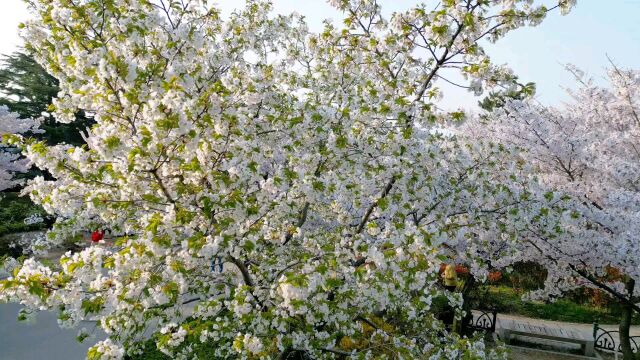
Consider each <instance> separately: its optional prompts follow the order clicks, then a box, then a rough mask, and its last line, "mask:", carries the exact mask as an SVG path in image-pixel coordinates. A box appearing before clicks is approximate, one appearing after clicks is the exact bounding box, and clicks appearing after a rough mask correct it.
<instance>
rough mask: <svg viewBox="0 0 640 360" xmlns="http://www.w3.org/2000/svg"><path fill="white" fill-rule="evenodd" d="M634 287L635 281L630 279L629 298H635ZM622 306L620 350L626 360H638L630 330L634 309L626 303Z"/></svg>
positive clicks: (627, 287)
mask: <svg viewBox="0 0 640 360" xmlns="http://www.w3.org/2000/svg"><path fill="white" fill-rule="evenodd" d="M634 287H635V280H634V279H632V278H629V277H628V278H627V279H626V282H625V289H626V290H627V294H628V296H629V298H633V289H634ZM622 306H623V308H622V319H620V326H619V328H618V329H619V331H620V348H621V350H622V357H623V359H624V360H636V355H635V354H634V353H633V348H632V347H631V337H630V336H629V329H630V327H631V320H632V318H633V308H632V307H631V306H630V305H627V304H624V303H623V304H622ZM639 353H640V352H639Z"/></svg>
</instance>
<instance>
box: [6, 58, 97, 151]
mask: <svg viewBox="0 0 640 360" xmlns="http://www.w3.org/2000/svg"><path fill="white" fill-rule="evenodd" d="M1 65H2V66H1V67H0V105H4V106H6V107H7V108H8V109H9V110H10V111H11V112H15V113H17V114H19V115H20V117H22V118H34V119H35V118H38V117H41V116H43V114H42V113H43V112H46V111H47V110H48V109H49V106H50V104H51V103H52V100H53V99H54V98H55V97H56V96H57V95H58V91H60V88H59V84H58V80H57V79H56V78H54V77H53V76H51V75H49V74H48V73H47V71H46V70H45V69H43V68H42V66H40V65H39V64H38V63H37V62H36V61H35V60H34V59H33V58H32V57H31V56H30V55H27V54H25V53H23V52H20V51H17V52H14V53H13V54H11V55H5V56H4V59H3V60H2V64H1ZM90 122H91V120H89V119H88V118H87V117H86V116H85V114H84V113H83V112H79V113H77V114H76V121H73V122H71V123H69V124H63V123H59V122H56V120H55V119H54V118H53V116H51V115H48V114H46V113H45V114H44V116H43V123H42V125H41V126H40V128H41V129H42V130H44V132H43V133H42V134H39V136H38V137H39V138H40V139H42V140H45V141H47V143H49V144H51V145H54V144H59V143H68V144H72V145H80V144H83V143H84V141H83V139H82V136H81V135H80V131H82V130H84V129H85V128H86V127H88V126H90Z"/></svg>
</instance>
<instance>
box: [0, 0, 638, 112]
mask: <svg viewBox="0 0 640 360" xmlns="http://www.w3.org/2000/svg"><path fill="white" fill-rule="evenodd" d="M0 1H2V5H3V6H2V11H1V12H0V34H2V36H1V37H0V53H1V54H7V53H10V52H11V51H13V50H15V49H16V47H17V46H19V45H20V44H21V40H20V39H19V37H18V35H17V34H18V31H17V26H18V24H19V23H20V22H21V21H23V20H24V19H26V18H27V16H28V13H27V11H26V7H25V5H24V4H23V3H22V1H21V0H0ZM433 1H434V0H427V3H428V2H433ZM242 2H243V1H241V0H218V3H219V4H220V5H221V6H222V8H223V9H224V10H225V11H226V12H229V11H230V10H231V9H233V8H234V7H237V6H240V5H241V4H242ZM273 2H274V5H275V10H276V12H279V13H289V12H292V11H297V12H298V13H300V14H302V15H305V16H306V18H307V21H308V22H309V24H310V28H311V29H312V30H317V29H320V27H321V24H322V20H323V19H327V18H331V19H334V20H335V21H339V19H340V18H341V17H340V15H339V14H338V13H337V12H335V11H334V10H333V9H332V8H331V7H330V6H329V5H327V3H326V2H325V1H324V0H273ZM416 2H417V1H415V0H382V1H381V3H382V4H383V8H384V9H385V12H387V13H390V12H393V11H397V10H402V9H405V8H407V7H409V6H411V5H412V4H415V3H416ZM486 49H487V51H488V53H489V55H491V56H492V58H493V60H494V62H495V63H498V64H502V63H507V64H508V65H509V66H510V67H511V68H512V69H513V70H514V71H515V73H516V74H517V75H519V76H520V78H521V79H522V80H523V81H534V82H536V83H537V85H538V93H537V98H538V99H539V100H540V101H541V102H543V103H545V104H550V105H555V104H559V103H560V102H561V101H562V100H564V99H566V96H565V94H564V90H563V88H564V87H570V86H572V85H573V81H572V78H571V76H570V75H569V74H568V73H567V72H566V71H565V70H564V66H563V64H566V63H572V64H574V65H577V66H578V67H579V68H581V69H583V70H585V71H586V72H587V73H589V74H590V75H592V76H593V77H595V78H596V79H602V77H603V76H604V73H605V71H604V69H605V68H606V67H607V65H608V60H607V55H609V56H610V57H611V58H612V59H613V60H614V61H615V62H616V63H617V64H618V65H620V66H623V67H634V68H640V0H578V5H577V6H576V7H575V9H574V10H573V11H572V12H571V13H570V14H569V15H567V16H560V14H559V13H557V12H556V13H551V14H550V15H549V16H548V17H547V19H546V20H545V21H544V22H543V23H542V24H541V25H540V26H538V27H535V28H523V29H519V30H517V31H515V32H512V33H510V34H509V35H508V36H507V37H506V38H505V39H502V40H501V41H500V42H499V43H497V44H495V45H489V46H486ZM442 87H443V88H445V87H444V86H442ZM477 100H478V99H477V98H474V97H473V96H472V95H471V94H469V93H467V92H466V91H464V90H460V89H457V88H452V87H448V88H446V90H445V99H444V101H443V104H442V105H443V106H444V107H445V108H449V109H453V108H458V107H464V108H470V107H474V105H475V103H476V102H477Z"/></svg>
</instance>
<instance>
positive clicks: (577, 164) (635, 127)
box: [467, 63, 640, 359]
mask: <svg viewBox="0 0 640 360" xmlns="http://www.w3.org/2000/svg"><path fill="white" fill-rule="evenodd" d="M568 70H569V71H571V72H572V73H573V74H574V75H575V78H576V80H577V82H578V85H579V88H578V89H577V90H575V91H570V92H569V93H570V95H571V101H570V102H569V103H567V104H565V106H564V107H562V108H553V107H545V106H542V105H540V104H537V103H536V102H535V101H533V100H525V101H511V102H509V103H507V104H506V105H505V106H504V107H503V108H501V109H498V110H496V111H494V112H493V113H492V114H490V115H489V116H488V117H487V123H486V125H487V126H486V127H484V128H480V127H479V126H478V123H475V124H474V125H473V126H472V127H473V128H474V129H480V132H482V133H483V134H484V135H483V137H484V136H492V137H493V138H494V139H495V140H497V142H499V143H502V144H505V145H506V146H516V147H518V148H520V149H522V152H521V153H520V156H522V157H523V158H524V159H526V161H527V162H529V163H531V164H532V165H533V166H534V168H535V169H536V170H537V171H538V173H539V177H540V180H541V182H542V183H543V184H544V185H546V186H548V187H549V188H551V189H554V190H556V191H560V192H562V193H564V194H568V195H570V196H571V197H572V198H573V200H572V201H571V202H567V203H565V204H564V205H563V206H567V207H569V208H571V209H572V211H573V216H572V218H573V220H575V223H573V224H570V223H569V222H565V223H564V225H563V226H562V230H561V231H558V234H556V236H554V237H549V235H548V234H546V233H544V232H537V231H535V230H532V231H531V232H530V236H529V241H530V245H532V246H531V247H530V248H529V249H528V251H523V255H524V256H525V257H527V258H528V259H537V261H539V262H541V263H543V264H545V266H546V267H547V268H548V269H549V277H548V280H547V283H546V288H545V289H544V290H543V291H541V292H540V293H539V294H537V295H551V296H558V295H560V294H561V293H562V292H564V291H567V290H570V289H573V288H575V287H579V286H590V287H594V288H598V289H601V290H603V291H605V292H606V293H608V294H609V295H610V296H612V297H613V298H614V299H616V300H618V301H619V302H620V303H621V304H622V305H623V306H624V308H625V311H624V315H623V318H622V319H621V324H620V335H621V340H622V349H623V352H624V356H625V359H634V358H635V357H634V356H635V355H634V354H633V353H632V348H631V346H630V342H629V325H630V323H631V317H632V316H633V312H640V289H639V288H638V287H636V286H635V284H636V282H637V281H638V280H640V258H639V257H638V254H640V241H639V237H638V234H639V233H640V232H639V230H640V229H639V228H638V224H639V222H638V220H639V219H638V216H639V215H640V192H639V190H640V151H639V149H640V72H638V71H637V70H625V69H621V68H619V67H617V66H615V65H613V63H612V68H611V69H610V70H609V73H608V75H609V76H608V79H609V84H608V85H609V86H607V87H603V86H598V85H596V84H595V83H594V82H593V80H591V79H590V78H588V77H587V76H586V75H585V74H584V73H583V72H581V71H580V70H579V69H576V68H575V67H572V66H569V67H568ZM470 129H471V127H468V128H467V131H468V130H470ZM479 134H480V133H479V132H477V131H476V135H479ZM490 134H491V135H490ZM612 271H613V272H621V275H620V276H613V277H612V276H611V273H612Z"/></svg>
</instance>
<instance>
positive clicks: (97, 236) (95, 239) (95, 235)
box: [91, 230, 104, 242]
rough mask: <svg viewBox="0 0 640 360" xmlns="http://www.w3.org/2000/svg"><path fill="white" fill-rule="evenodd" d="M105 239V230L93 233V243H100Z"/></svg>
mask: <svg viewBox="0 0 640 360" xmlns="http://www.w3.org/2000/svg"><path fill="white" fill-rule="evenodd" d="M102 239H104V230H96V231H94V232H92V233H91V241H93V242H98V241H100V240H102Z"/></svg>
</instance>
